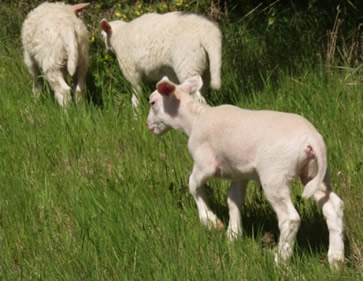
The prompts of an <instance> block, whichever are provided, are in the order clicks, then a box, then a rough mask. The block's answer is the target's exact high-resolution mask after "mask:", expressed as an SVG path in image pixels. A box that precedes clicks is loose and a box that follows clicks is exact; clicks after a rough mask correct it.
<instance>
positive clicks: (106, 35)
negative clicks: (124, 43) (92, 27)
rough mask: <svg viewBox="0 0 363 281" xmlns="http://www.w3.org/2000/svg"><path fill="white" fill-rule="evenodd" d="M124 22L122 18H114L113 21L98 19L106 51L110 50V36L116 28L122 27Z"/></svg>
mask: <svg viewBox="0 0 363 281" xmlns="http://www.w3.org/2000/svg"><path fill="white" fill-rule="evenodd" d="M125 24H126V22H124V21H122V20H115V21H111V22H109V21H107V20H106V19H102V20H101V21H100V27H101V36H102V37H103V40H104V41H105V46H106V50H107V51H112V46H111V36H112V34H113V33H114V32H115V29H116V32H117V29H119V28H122V26H123V25H125Z"/></svg>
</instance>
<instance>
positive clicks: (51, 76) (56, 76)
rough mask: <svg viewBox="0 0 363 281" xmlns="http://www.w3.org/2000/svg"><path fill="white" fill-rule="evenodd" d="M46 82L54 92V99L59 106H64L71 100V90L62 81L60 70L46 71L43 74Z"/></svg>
mask: <svg viewBox="0 0 363 281" xmlns="http://www.w3.org/2000/svg"><path fill="white" fill-rule="evenodd" d="M45 75H46V77H47V80H48V82H49V84H50V86H51V87H52V89H53V91H54V95H55V98H56V100H57V102H58V103H59V105H60V106H65V105H66V104H67V103H68V101H69V100H70V99H71V93H70V92H71V88H70V87H69V86H68V84H67V83H66V81H64V78H63V73H62V71H61V70H48V71H47V72H46V73H45Z"/></svg>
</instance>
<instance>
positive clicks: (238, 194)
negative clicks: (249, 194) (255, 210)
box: [227, 181, 248, 241]
mask: <svg viewBox="0 0 363 281" xmlns="http://www.w3.org/2000/svg"><path fill="white" fill-rule="evenodd" d="M247 183H248V181H242V182H232V183H231V186H230V188H229V190H228V198H227V203H228V209H229V224H228V230H227V236H228V238H229V240H231V241H233V240H235V239H236V238H238V236H240V235H241V233H242V227H241V211H240V208H241V206H242V204H243V201H244V199H245V197H246V190H247Z"/></svg>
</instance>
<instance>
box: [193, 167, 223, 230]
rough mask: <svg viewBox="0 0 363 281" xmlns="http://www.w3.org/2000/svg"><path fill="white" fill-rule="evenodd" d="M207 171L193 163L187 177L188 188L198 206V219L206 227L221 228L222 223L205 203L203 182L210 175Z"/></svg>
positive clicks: (205, 196)
mask: <svg viewBox="0 0 363 281" xmlns="http://www.w3.org/2000/svg"><path fill="white" fill-rule="evenodd" d="M211 174H212V172H211V173H209V172H207V171H205V170H203V169H201V168H200V167H198V166H197V165H195V164H194V167H193V172H192V174H191V175H190V177H189V190H190V193H191V194H192V195H193V197H194V200H195V202H196V204H197V207H198V212H199V219H200V221H201V223H202V224H204V225H206V226H207V227H211V226H212V227H215V228H218V229H222V228H223V223H222V222H221V221H220V220H219V219H218V218H217V216H216V215H215V214H214V213H213V212H212V211H211V210H210V208H209V206H208V204H207V195H206V192H205V191H206V190H205V186H204V183H205V181H206V180H207V179H208V178H209V177H210V176H211Z"/></svg>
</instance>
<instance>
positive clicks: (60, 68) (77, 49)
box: [21, 2, 88, 106]
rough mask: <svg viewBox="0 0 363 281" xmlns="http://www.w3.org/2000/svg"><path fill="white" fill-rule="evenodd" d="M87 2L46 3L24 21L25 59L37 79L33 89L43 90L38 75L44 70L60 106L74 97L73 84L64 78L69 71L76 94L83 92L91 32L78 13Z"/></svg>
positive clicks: (36, 92)
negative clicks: (71, 85)
mask: <svg viewBox="0 0 363 281" xmlns="http://www.w3.org/2000/svg"><path fill="white" fill-rule="evenodd" d="M87 5H88V4H78V5H73V6H71V5H66V4H64V3H47V2H45V3H43V4H41V5H39V6H38V7H37V8H35V9H34V10H32V11H31V12H30V13H29V14H28V16H27V18H26V19H25V21H24V23H23V27H22V33H21V39H22V43H23V47H24V62H25V64H26V66H27V67H28V69H29V72H30V73H31V74H32V76H33V79H34V80H33V92H34V93H35V94H38V93H39V91H40V87H39V76H40V74H41V71H43V72H44V74H45V77H46V79H47V80H48V82H49V84H50V86H51V87H52V89H53V90H54V93H55V97H56V100H57V101H58V103H59V104H60V105H61V106H64V105H65V104H66V103H67V102H68V101H69V99H70V98H71V94H70V87H69V86H68V85H67V83H66V81H65V80H64V74H65V72H66V71H68V73H69V74H70V75H71V76H74V75H75V81H74V84H75V85H74V86H75V91H76V94H83V90H84V83H85V76H86V72H87V67H88V31H87V28H86V26H85V24H84V23H83V22H82V20H80V19H79V18H78V17H77V16H76V13H78V12H80V10H82V9H83V8H84V7H86V6H87Z"/></svg>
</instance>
